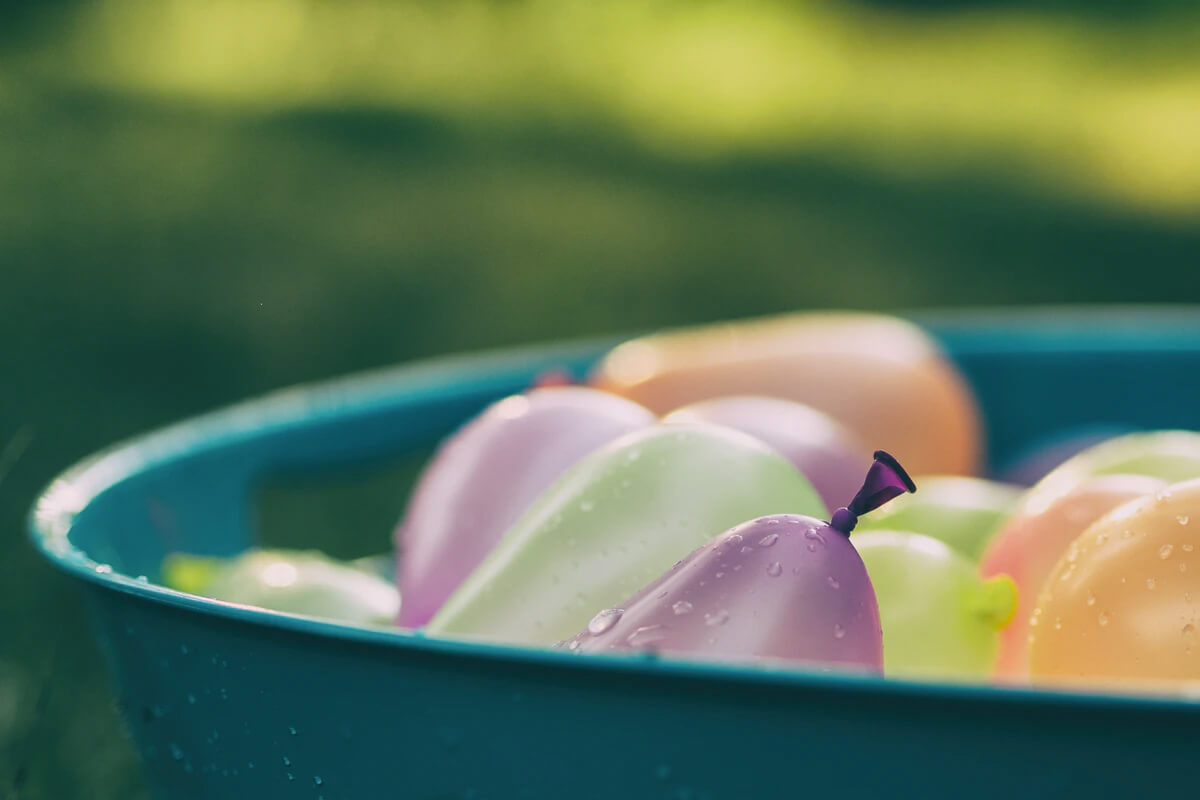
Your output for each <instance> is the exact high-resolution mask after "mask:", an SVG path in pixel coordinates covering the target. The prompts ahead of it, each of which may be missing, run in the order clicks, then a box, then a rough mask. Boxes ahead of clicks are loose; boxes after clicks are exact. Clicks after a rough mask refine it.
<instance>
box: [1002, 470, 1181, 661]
mask: <svg viewBox="0 0 1200 800" xmlns="http://www.w3.org/2000/svg"><path fill="white" fill-rule="evenodd" d="M1166 485H1167V484H1166V483H1165V482H1164V481H1161V480H1159V479H1157V478H1151V477H1148V476H1145V475H1101V476H1097V477H1095V478H1087V479H1085V480H1084V481H1083V482H1082V483H1080V484H1078V485H1076V486H1075V487H1074V488H1072V489H1070V490H1068V491H1067V492H1065V493H1063V494H1060V495H1058V496H1056V497H1051V496H1046V495H1040V494H1039V495H1036V496H1034V497H1033V502H1025V503H1023V504H1022V505H1021V506H1020V507H1019V508H1018V509H1017V511H1016V512H1015V513H1014V514H1013V516H1012V517H1011V518H1010V519H1009V521H1008V522H1007V523H1006V524H1005V525H1004V527H1003V528H1002V529H1001V530H1000V532H999V533H998V534H996V537H995V538H994V539H993V540H992V542H991V544H990V545H989V547H988V551H987V553H986V554H985V556H984V558H983V561H982V563H981V564H980V572H981V574H983V575H984V576H990V575H1000V574H1004V575H1008V576H1010V577H1011V578H1012V579H1013V580H1014V581H1016V584H1017V591H1018V597H1019V601H1018V605H1017V614H1016V616H1015V617H1014V618H1013V621H1012V624H1011V625H1009V626H1008V627H1007V628H1005V629H1004V632H1003V634H1002V635H1001V639H1000V654H999V656H998V657H997V659H996V675H997V677H1001V678H1011V679H1018V680H1019V679H1023V678H1025V677H1027V676H1028V675H1029V619H1030V616H1031V615H1032V614H1033V609H1034V604H1035V603H1036V601H1037V597H1038V593H1039V592H1040V591H1041V589H1042V586H1043V584H1045V582H1046V579H1047V578H1048V577H1049V576H1050V572H1051V571H1052V570H1053V569H1054V566H1055V564H1057V563H1058V560H1059V558H1061V557H1062V555H1063V553H1065V552H1066V550H1067V547H1068V546H1069V545H1070V544H1071V542H1073V541H1074V540H1075V539H1076V538H1077V537H1078V536H1079V535H1080V534H1081V533H1083V531H1084V530H1085V529H1086V528H1087V527H1088V526H1089V525H1091V524H1092V523H1093V522H1095V521H1096V520H1097V519H1099V518H1100V517H1102V516H1104V515H1105V514H1106V513H1108V512H1109V511H1111V510H1112V509H1114V508H1116V507H1117V506H1119V505H1122V504H1123V503H1126V502H1128V501H1130V500H1133V499H1135V498H1138V497H1142V496H1144V495H1149V494H1153V493H1154V492H1157V491H1158V490H1160V489H1162V488H1164V487H1165V486H1166Z"/></svg>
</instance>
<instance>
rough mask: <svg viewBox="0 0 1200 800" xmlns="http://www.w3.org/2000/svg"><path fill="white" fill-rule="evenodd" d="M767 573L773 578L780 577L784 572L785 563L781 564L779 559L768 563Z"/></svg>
mask: <svg viewBox="0 0 1200 800" xmlns="http://www.w3.org/2000/svg"><path fill="white" fill-rule="evenodd" d="M767 574H768V575H770V576H771V577H772V578H778V577H779V576H780V575H782V574H783V564H780V563H779V562H778V561H772V562H771V563H770V564H768V565H767Z"/></svg>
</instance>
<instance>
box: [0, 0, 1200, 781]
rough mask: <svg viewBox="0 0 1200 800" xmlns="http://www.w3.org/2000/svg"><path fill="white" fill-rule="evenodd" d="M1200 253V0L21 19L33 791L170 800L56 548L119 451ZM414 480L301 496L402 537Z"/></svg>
mask: <svg viewBox="0 0 1200 800" xmlns="http://www.w3.org/2000/svg"><path fill="white" fill-rule="evenodd" d="M1198 261H1200V6H1198V5H1196V4H1194V3H1191V2H1187V1H1186V0H1176V1H1172V0H1153V1H1150V0H1148V1H1147V2H1141V3H1127V2H1116V1H1115V0H1098V1H1097V2H1086V0H1041V1H1040V2H1035V0H1010V1H1004V0H978V1H977V2H968V0H957V1H956V0H941V1H940V2H939V1H938V0H925V1H924V2H921V1H919V0H875V2H867V1H866V0H860V1H859V2H848V1H846V0H843V1H842V2H835V0H825V1H820V0H811V1H810V2H804V1H803V0H752V1H751V2H744V3H732V2H727V1H726V2H716V0H692V1H691V2H682V0H609V1H608V2H603V3H597V2H583V0H494V1H493V2H480V1H478V0H471V1H468V0H439V1H438V2H433V0H409V1H405V0H342V1H341V2H331V1H329V0H326V1H321V0H159V1H158V2H150V0H88V1H87V2H82V1H81V2H68V1H67V0H54V1H53V2H50V1H48V2H42V3H26V4H16V5H13V4H6V5H3V6H0V336H2V339H0V342H2V344H0V531H2V532H3V535H2V538H0V586H2V587H3V589H2V590H0V591H2V592H3V594H2V595H0V596H2V597H3V606H2V607H0V612H3V613H0V620H2V622H0V797H5V796H8V795H11V796H13V797H21V798H33V797H55V798H65V797H97V798H101V797H121V798H126V797H137V796H139V795H140V793H141V792H142V791H143V790H142V788H141V782H140V779H139V776H138V773H137V765H136V760H135V757H134V756H133V754H132V752H131V750H130V748H129V746H128V744H127V743H126V742H125V740H124V738H123V735H122V733H121V730H120V726H119V722H118V715H117V714H116V713H115V709H114V708H113V705H112V700H111V699H110V695H109V694H108V692H107V688H106V684H105V678H104V676H103V673H102V670H101V667H100V663H99V660H98V657H97V656H96V654H95V651H94V650H93V649H92V647H91V645H90V643H89V641H88V639H87V634H86V630H85V627H84V620H83V616H82V611H81V609H80V606H79V597H78V595H77V594H76V593H75V592H74V591H73V589H72V588H71V587H70V586H69V585H67V584H66V582H65V581H63V580H62V579H60V578H59V577H58V576H57V575H54V574H52V573H51V572H50V571H49V569H48V568H46V567H44V566H43V565H42V564H41V563H40V562H39V561H38V560H37V559H36V558H35V557H34V555H33V554H32V552H31V550H30V548H29V547H28V545H27V544H26V543H25V540H24V536H23V515H24V513H25V510H26V508H27V507H28V505H29V504H30V502H31V501H32V499H33V497H34V495H35V494H36V492H37V490H38V489H39V488H40V487H41V485H43V484H44V483H45V482H46V481H47V480H49V478H50V477H51V476H52V475H53V474H54V473H55V472H56V471H58V470H60V469H62V468H64V467H65V466H67V465H68V464H69V463H70V462H71V461H73V460H75V459H77V458H79V457H81V456H83V455H85V454H86V453H88V452H90V451H92V450H94V449H96V448H98V447H101V446H104V445H106V444H108V443H110V442H112V441H114V440H116V439H120V438H123V437H126V436H130V435H133V434H135V433H137V432H140V431H142V430H145V429H147V428H150V427H152V426H155V425H159V424H162V423H165V422H167V421H170V420H173V419H176V418H178V417H181V416H184V415H187V414H191V413H196V412H199V411H202V410H205V409H208V408H211V407H213V406H216V405H220V404H223V403H227V402H230V401H233V400H236V399H239V398H242V397H245V396H248V395H252V394H255V393H258V392H262V391H265V390H267V389H270V388H273V387H276V386H280V385H286V384H290V383H294V382H298V381H304V380H311V379H317V378H321V377H326V376H330V375H335V374H339V373H343V372H347V371H351V370H357V369H362V368H368V367H372V366H378V365H383V364H389V363H394V362H397V361H402V360H405V359H411V358H415V357H421V356H431V355H437V354H439V353H445V352H449V351H456V350H463V349H469V348H478V347H485V346H498V345H504V344H508V343H514V342H525V341H533V340H538V339H552V338H558V337H565V336H576V335H587V334H594V333H607V332H613V331H618V330H634V329H643V328H648V327H656V326H663V325H670V324H677V323H684V322H695V321H703V320H710V319H717V318H722V317H731V316H739V315H747V314H755V313H765V312H771V311H779V310H785V309H796V308H818V307H829V306H853V307H860V308H875V309H890V308H905V307H916V306H934V305H959V306H962V305H967V306H972V305H1003V304H1025V303H1057V302H1139V303H1142V302H1149V303H1156V302H1194V301H1197V300H1200V263H1198ZM400 485H401V481H400V479H399V478H397V479H396V480H394V481H387V480H382V481H380V480H375V481H369V482H367V483H365V484H361V485H347V486H344V487H335V488H334V489H333V490H331V491H330V492H326V493H324V494H318V493H305V492H290V493H288V492H284V493H282V494H281V495H279V496H278V497H276V498H275V499H274V500H271V501H270V502H268V507H269V509H275V510H273V511H270V510H269V513H267V514H266V518H267V520H268V522H270V521H272V520H273V521H274V522H271V524H272V525H273V526H274V527H273V530H277V531H278V534H277V535H275V534H272V535H273V536H275V538H276V540H277V541H280V542H286V541H296V542H304V543H312V542H315V541H326V542H329V541H332V542H333V544H332V545H331V546H332V547H333V549H335V550H338V551H340V554H343V555H354V554H358V553H359V552H368V551H371V550H381V549H383V548H385V547H386V546H387V541H388V533H389V531H388V528H389V527H390V525H391V523H392V521H393V519H394V518H395V517H396V516H397V515H398V513H399V510H400V506H401V504H402V502H403V490H402V488H398V487H400ZM364 487H365V488H364ZM281 498H282V499H281ZM314 498H320V499H314ZM325 500H328V501H329V502H328V503H326V502H325ZM272 503H274V505H272ZM329 509H334V510H332V511H331V510H329ZM305 526H307V527H308V529H309V530H307V531H305V530H302V529H303V528H305ZM313 529H321V530H322V531H323V534H322V533H320V532H319V533H317V534H314V533H313ZM329 531H336V532H335V533H332V534H331V533H330V532H329ZM322 535H324V537H325V538H324V539H322V538H321V537H322ZM331 537H336V538H333V539H331Z"/></svg>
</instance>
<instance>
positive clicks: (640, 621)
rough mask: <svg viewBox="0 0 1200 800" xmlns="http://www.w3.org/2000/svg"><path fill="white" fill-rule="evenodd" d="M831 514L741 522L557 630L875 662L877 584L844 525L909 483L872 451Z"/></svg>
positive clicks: (598, 640) (620, 647)
mask: <svg viewBox="0 0 1200 800" xmlns="http://www.w3.org/2000/svg"><path fill="white" fill-rule="evenodd" d="M875 458H876V461H875V462H874V464H872V465H871V468H870V470H869V472H868V475H867V480H866V482H865V483H864V485H863V487H862V488H861V489H860V490H859V492H858V494H857V495H855V497H854V499H853V500H852V501H851V502H850V503H849V504H847V506H846V507H843V508H839V509H838V510H837V512H835V513H834V515H833V517H834V519H833V522H823V521H822V520H819V519H815V518H813V517H806V516H800V515H796V514H773V515H770V516H765V517H759V518H758V519H755V520H752V521H750V522H744V523H742V524H741V525H738V526H736V527H734V528H731V529H730V530H728V531H726V532H725V533H723V534H721V535H720V536H718V537H717V538H716V539H714V540H713V541H711V542H709V543H708V544H706V545H704V546H703V547H701V548H699V549H697V550H695V551H694V552H692V553H691V554H690V555H689V556H687V557H686V558H684V559H683V560H682V561H680V562H678V563H677V564H676V565H675V566H674V567H672V568H671V570H669V571H668V572H667V573H666V574H665V575H663V576H662V577H660V578H659V579H658V580H656V581H654V582H653V583H651V584H650V585H649V586H646V587H645V588H644V589H642V590H641V591H640V592H638V593H637V594H636V595H634V596H633V597H631V598H630V599H629V600H628V601H627V602H626V603H624V604H623V605H621V606H620V607H618V608H612V609H605V610H603V611H601V612H599V613H598V614H597V615H596V616H595V617H594V618H593V619H592V621H591V623H590V624H589V625H588V627H587V629H586V630H584V631H582V632H580V633H579V634H578V635H577V636H575V637H573V638H571V639H568V640H567V641H565V642H562V643H561V644H560V645H559V647H562V648H565V649H567V650H571V651H576V652H583V653H597V652H613V651H617V652H619V651H629V650H645V649H651V650H656V651H661V652H676V653H687V654H690V655H693V656H701V657H704V658H713V659H719V660H763V659H767V660H775V659H782V660H787V661H798V662H805V663H809V664H813V665H818V666H828V665H840V666H842V667H849V668H855V669H864V670H866V671H869V672H873V673H882V671H883V632H882V630H881V628H880V625H879V608H878V605H877V603H876V600H875V590H874V589H873V588H872V586H871V580H870V578H869V577H868V576H867V570H866V567H865V566H863V562H862V559H861V558H860V557H859V555H858V551H857V550H855V549H854V545H853V544H851V542H850V538H849V533H850V531H852V530H853V529H854V525H855V524H856V523H857V520H858V516H859V515H861V514H865V513H867V512H868V511H871V510H872V509H874V508H877V507H879V506H880V505H883V504H884V503H886V502H887V501H888V500H890V499H892V498H893V497H896V496H898V495H900V494H902V493H904V492H910V491H915V490H916V487H915V486H914V485H913V482H912V480H911V479H910V478H909V477H908V475H907V474H905V472H904V469H903V468H902V467H901V466H900V465H899V464H898V463H896V460H895V459H893V458H892V457H891V456H889V455H888V454H887V453H884V452H882V451H879V452H876V454H875Z"/></svg>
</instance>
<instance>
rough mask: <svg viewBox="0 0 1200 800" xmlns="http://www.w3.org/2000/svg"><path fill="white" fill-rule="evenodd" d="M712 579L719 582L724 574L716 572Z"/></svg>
mask: <svg viewBox="0 0 1200 800" xmlns="http://www.w3.org/2000/svg"><path fill="white" fill-rule="evenodd" d="M713 577H714V578H716V579H717V580H720V579H721V578H724V577H725V573H724V572H718V573H717V574H716V575H713Z"/></svg>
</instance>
